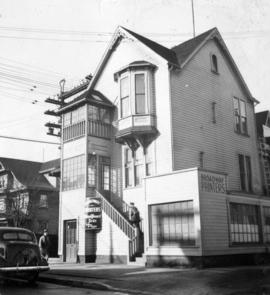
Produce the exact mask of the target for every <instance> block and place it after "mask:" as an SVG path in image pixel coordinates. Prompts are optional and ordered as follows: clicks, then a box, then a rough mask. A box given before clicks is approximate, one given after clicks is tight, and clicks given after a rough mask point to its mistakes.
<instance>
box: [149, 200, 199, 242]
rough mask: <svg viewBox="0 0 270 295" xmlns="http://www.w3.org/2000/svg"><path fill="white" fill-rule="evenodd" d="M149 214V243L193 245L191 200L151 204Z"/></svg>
mask: <svg viewBox="0 0 270 295" xmlns="http://www.w3.org/2000/svg"><path fill="white" fill-rule="evenodd" d="M182 205H184V206H182ZM179 208H182V210H179ZM184 208H186V209H184ZM150 215H151V218H150V223H151V236H150V243H151V245H159V244H165V245H176V246H179V244H180V245H195V234H194V212H193V201H184V202H176V203H170V204H161V205H152V206H150Z"/></svg>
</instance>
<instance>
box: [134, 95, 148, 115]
mask: <svg viewBox="0 0 270 295" xmlns="http://www.w3.org/2000/svg"><path fill="white" fill-rule="evenodd" d="M136 114H146V105H145V94H136Z"/></svg>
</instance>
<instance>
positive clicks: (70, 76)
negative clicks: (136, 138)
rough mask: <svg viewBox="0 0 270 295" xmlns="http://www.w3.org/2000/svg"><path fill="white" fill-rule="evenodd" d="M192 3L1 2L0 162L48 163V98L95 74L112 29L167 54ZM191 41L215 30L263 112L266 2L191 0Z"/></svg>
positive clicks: (269, 34)
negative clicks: (155, 44)
mask: <svg viewBox="0 0 270 295" xmlns="http://www.w3.org/2000/svg"><path fill="white" fill-rule="evenodd" d="M191 3H192V0H147V1H145V0H0V42H1V46H0V48H1V50H0V157H12V158H18V159H25V160H31V161H47V160H51V159H55V158H57V157H59V148H58V145H57V144H47V143H34V142H27V141H23V140H14V139H8V138H4V137H1V136H6V137H18V138H24V139H34V140H38V141H45V142H54V143H59V138H58V137H54V136H48V135H47V134H46V132H47V128H46V127H44V124H45V123H46V122H48V121H54V120H55V119H54V118H53V117H51V116H46V115H44V111H45V110H47V109H52V105H50V104H48V103H45V102H44V100H45V99H46V98H47V97H51V98H53V97H54V96H55V95H56V94H57V93H59V89H60V88H59V81H60V80H61V79H63V78H65V79H66V85H65V89H66V90H67V89H70V88H72V87H74V86H77V85H79V84H80V83H82V80H83V79H84V78H85V76H87V75H88V74H90V73H94V72H95V69H96V67H97V64H98V63H99V61H100V59H101V58H102V56H103V54H104V51H105V49H106V47H107V46H108V43H109V41H110V39H111V37H112V34H113V32H114V31H115V30H116V28H117V26H119V25H121V26H124V27H126V28H128V29H130V30H132V31H135V32H137V33H139V34H141V35H143V36H146V37H148V38H150V39H152V40H154V41H156V42H158V43H160V44H162V45H164V46H166V47H169V48H170V47H173V46H175V45H178V44H179V43H181V42H183V41H185V40H187V39H190V38H192V34H193V26H192V23H193V22H192V9H191V7H192V5H191ZM193 5H194V16H195V33H196V35H198V34H200V33H202V32H204V31H206V30H209V29H211V28H213V27H217V28H218V30H219V32H220V33H221V35H222V37H223V39H224V41H225V43H226V45H227V47H228V49H229V51H230V53H231V55H232V57H233V58H234V60H235V62H236V64H237V66H238V68H239V69H240V72H241V74H242V76H243V77H244V80H245V81H246V83H247V85H248V87H249V89H250V91H251V93H252V95H253V96H254V97H255V98H256V99H257V100H259V101H260V104H258V105H257V106H256V108H255V110H256V112H259V111H263V110H270V98H269V93H270V67H269V65H270V53H269V52H270V51H269V48H270V1H268V0H193Z"/></svg>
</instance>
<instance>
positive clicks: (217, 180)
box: [200, 172, 227, 194]
mask: <svg viewBox="0 0 270 295" xmlns="http://www.w3.org/2000/svg"><path fill="white" fill-rule="evenodd" d="M200 185H201V190H202V191H203V192H207V193H216V194H226V191H227V189H226V176H225V175H222V174H216V173H209V172H200Z"/></svg>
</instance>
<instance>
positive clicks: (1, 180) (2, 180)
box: [0, 174, 8, 189]
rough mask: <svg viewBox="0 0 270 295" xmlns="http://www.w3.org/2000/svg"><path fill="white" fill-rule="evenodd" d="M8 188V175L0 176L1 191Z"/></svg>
mask: <svg viewBox="0 0 270 295" xmlns="http://www.w3.org/2000/svg"><path fill="white" fill-rule="evenodd" d="M7 186H8V175H7V174H5V175H1V176H0V189H5V188H7Z"/></svg>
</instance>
